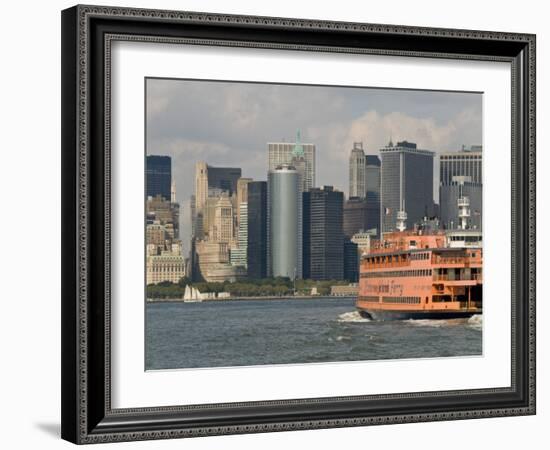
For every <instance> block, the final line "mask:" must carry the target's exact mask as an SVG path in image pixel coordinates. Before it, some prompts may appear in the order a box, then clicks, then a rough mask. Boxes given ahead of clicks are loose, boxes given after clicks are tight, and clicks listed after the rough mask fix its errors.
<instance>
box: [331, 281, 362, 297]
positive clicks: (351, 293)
mask: <svg viewBox="0 0 550 450" xmlns="http://www.w3.org/2000/svg"><path fill="white" fill-rule="evenodd" d="M358 294H359V285H358V284H357V283H351V284H348V285H336V286H331V287H330V295H332V296H333V297H357V295H358Z"/></svg>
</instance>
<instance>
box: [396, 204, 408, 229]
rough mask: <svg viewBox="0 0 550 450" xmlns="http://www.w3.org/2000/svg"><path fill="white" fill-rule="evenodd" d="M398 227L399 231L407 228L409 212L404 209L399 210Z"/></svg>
mask: <svg viewBox="0 0 550 450" xmlns="http://www.w3.org/2000/svg"><path fill="white" fill-rule="evenodd" d="M397 229H398V230H399V231H405V230H406V229H407V213H406V212H405V211H404V210H402V209H400V210H399V211H397Z"/></svg>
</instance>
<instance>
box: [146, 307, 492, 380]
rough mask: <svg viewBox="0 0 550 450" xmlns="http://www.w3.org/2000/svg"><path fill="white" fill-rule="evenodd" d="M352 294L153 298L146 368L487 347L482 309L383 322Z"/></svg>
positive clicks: (473, 351)
mask: <svg viewBox="0 0 550 450" xmlns="http://www.w3.org/2000/svg"><path fill="white" fill-rule="evenodd" d="M354 303H355V300H354V299H353V298H316V299H302V300H297V299H290V300H250V301H249V300H246V301H243V300H240V301H223V302H208V301H205V302H202V303H180V302H178V303H148V304H147V307H146V308H147V310H146V320H147V322H146V352H145V356H146V368H147V369H176V368H192V367H228V366H251V365H259V364H302V363H309V362H336V361H365V360H377V359H399V358H428V357H444V356H466V355H480V354H481V350H482V349H481V328H482V317H481V316H474V317H472V318H470V319H450V320H404V321H389V322H377V321H371V320H369V319H364V318H362V317H361V316H360V315H359V314H358V313H357V312H356V311H355V306H354Z"/></svg>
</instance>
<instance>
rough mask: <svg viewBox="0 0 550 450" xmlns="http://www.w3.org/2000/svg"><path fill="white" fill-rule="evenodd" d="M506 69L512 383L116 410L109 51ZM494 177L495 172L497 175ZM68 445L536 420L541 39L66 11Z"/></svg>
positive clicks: (227, 17)
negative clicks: (345, 55)
mask: <svg viewBox="0 0 550 450" xmlns="http://www.w3.org/2000/svg"><path fill="white" fill-rule="evenodd" d="M113 40H143V41H147V42H161V43H162V42H176V43H177V42H186V43H193V44H197V45H225V46H244V47H260V48H266V49H269V48H277V49H293V50H303V51H322V52H350V53H365V54H384V55H403V56H414V57H436V58H450V59H477V60H493V61H506V62H509V63H510V64H511V67H512V93H511V95H512V117H511V126H512V173H511V177H512V193H511V195H512V218H511V221H512V222H511V223H512V261H511V267H512V286H511V289H512V324H511V326H512V342H511V349H512V374H511V375H512V384H511V386H510V387H507V388H495V389H477V390H470V391H464V390H458V391H448V392H441V391H437V392H423V393H419V394H395V395H371V396H357V397H329V398H315V399H291V400H284V401H264V402H249V403H230V404H216V405H188V406H173V407H162V408H160V407H158V408H140V409H132V410H122V409H112V408H111V402H110V290H109V289H110V278H109V277H110V266H109V264H110V166H109V164H110V139H109V137H110V135H109V133H110V115H109V112H110V103H109V102H110V43H111V42H112V41H113ZM489 170H490V169H489ZM62 242H63V245H62V260H63V262H62V437H63V438H64V439H67V440H69V441H72V442H75V443H79V444H83V443H96V442H108V441H128V440H142V439H162V438H172V437H191V436H205V435H216V434H235V433H251V432H267V431H283V430H297V429H311V428H328V427H347V426H358V425H371V424H388V423H402V422H421V421H435V420H452V419H467V418H480V417H494V416H510V415H527V414H535V36H534V35H530V34H513V33H500V32H486V31H469V30H451V29H435V28H419V27H404V26H395V25H373V24H364V23H344V22H328V21H313V20H302V19H283V18H271V17H253V16H233V15H217V14H203V13H191V12H178V11H159V10H144V9H128V8H114V7H98V6H75V7H73V8H70V9H67V10H65V11H63V12H62Z"/></svg>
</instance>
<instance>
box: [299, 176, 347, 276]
mask: <svg viewBox="0 0 550 450" xmlns="http://www.w3.org/2000/svg"><path fill="white" fill-rule="evenodd" d="M303 199H304V213H303V216H304V239H303V241H304V243H303V247H304V250H303V253H304V269H303V276H304V278H311V279H312V280H341V279H343V278H344V234H343V230H342V213H343V204H344V194H343V193H342V192H339V191H335V190H334V188H333V187H332V186H325V187H323V189H319V188H313V189H311V190H310V191H308V192H304V193H303Z"/></svg>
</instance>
